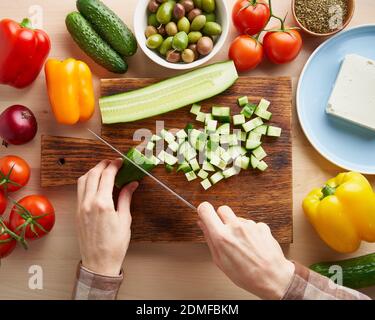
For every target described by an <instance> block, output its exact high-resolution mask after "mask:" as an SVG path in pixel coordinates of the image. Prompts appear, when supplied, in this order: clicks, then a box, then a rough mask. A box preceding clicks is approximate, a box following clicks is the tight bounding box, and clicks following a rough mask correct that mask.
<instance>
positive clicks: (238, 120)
mask: <svg viewBox="0 0 375 320" xmlns="http://www.w3.org/2000/svg"><path fill="white" fill-rule="evenodd" d="M245 122H246V120H245V116H244V115H243V114H236V115H235V116H233V124H234V125H235V126H240V125H241V124H244V123H245Z"/></svg>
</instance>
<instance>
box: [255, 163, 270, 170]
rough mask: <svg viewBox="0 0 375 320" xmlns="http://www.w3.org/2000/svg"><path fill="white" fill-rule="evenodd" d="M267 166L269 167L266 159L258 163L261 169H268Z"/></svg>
mask: <svg viewBox="0 0 375 320" xmlns="http://www.w3.org/2000/svg"><path fill="white" fill-rule="evenodd" d="M267 168H268V165H267V163H265V162H264V161H260V162H259V163H258V166H257V169H259V170H260V171H266V170H267Z"/></svg>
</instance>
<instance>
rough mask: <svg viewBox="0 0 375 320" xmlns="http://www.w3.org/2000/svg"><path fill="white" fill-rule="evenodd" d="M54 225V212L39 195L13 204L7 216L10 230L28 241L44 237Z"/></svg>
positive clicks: (47, 201)
mask: <svg viewBox="0 0 375 320" xmlns="http://www.w3.org/2000/svg"><path fill="white" fill-rule="evenodd" d="M54 224H55V210H54V208H53V206H52V204H51V203H50V202H49V200H48V199H47V198H46V197H44V196H40V195H31V196H27V197H25V198H23V199H21V200H20V201H19V202H18V203H15V205H14V207H13V208H12V211H11V212H10V216H9V226H10V229H11V230H12V231H13V232H15V233H16V234H18V235H21V236H23V235H24V237H25V238H26V239H30V240H34V239H40V238H42V237H44V236H45V235H46V234H47V233H49V232H50V231H51V230H52V228H53V226H54Z"/></svg>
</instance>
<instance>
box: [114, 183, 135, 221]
mask: <svg viewBox="0 0 375 320" xmlns="http://www.w3.org/2000/svg"><path fill="white" fill-rule="evenodd" d="M138 185H139V183H138V182H137V181H134V182H131V183H129V184H128V185H127V186H125V187H124V188H122V190H121V192H120V195H119V197H118V205H117V211H118V212H119V214H120V215H129V214H130V204H131V200H132V196H133V193H134V191H135V190H136V189H137V188H138Z"/></svg>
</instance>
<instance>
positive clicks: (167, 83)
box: [99, 61, 238, 124]
mask: <svg viewBox="0 0 375 320" xmlns="http://www.w3.org/2000/svg"><path fill="white" fill-rule="evenodd" d="M237 78H238V74H237V71H236V68H235V66H234V63H233V61H226V62H222V63H217V64H212V65H209V66H207V67H203V68H200V69H196V70H194V71H191V72H189V73H186V74H183V75H180V76H177V77H174V78H170V79H168V80H164V81H161V82H159V83H157V84H153V85H150V86H148V87H145V88H142V89H138V90H134V91H130V92H126V93H121V94H117V95H113V96H109V97H103V98H101V99H100V100H99V105H100V110H101V114H102V120H103V123H104V124H111V123H119V122H130V121H136V120H140V119H144V118H150V117H153V116H156V115H159V114H162V113H166V112H169V111H172V110H176V109H179V108H181V107H184V106H187V105H189V104H192V103H195V102H197V101H202V100H205V99H208V98H211V97H213V96H215V95H217V94H219V93H221V92H223V91H224V90H226V89H228V88H229V87H230V86H231V85H232V84H233V83H234V82H235V81H236V80H237Z"/></svg>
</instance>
